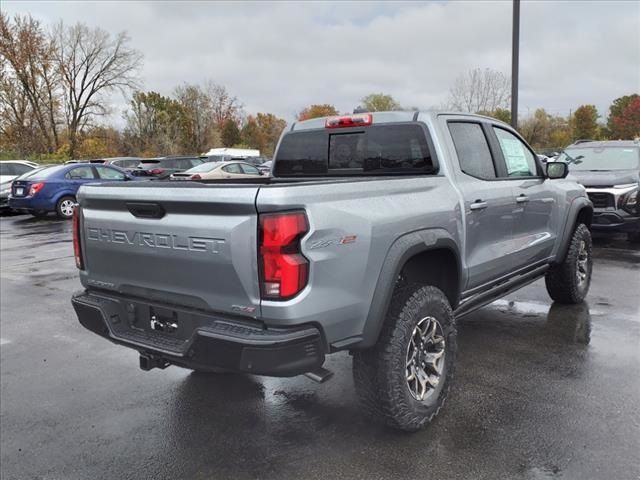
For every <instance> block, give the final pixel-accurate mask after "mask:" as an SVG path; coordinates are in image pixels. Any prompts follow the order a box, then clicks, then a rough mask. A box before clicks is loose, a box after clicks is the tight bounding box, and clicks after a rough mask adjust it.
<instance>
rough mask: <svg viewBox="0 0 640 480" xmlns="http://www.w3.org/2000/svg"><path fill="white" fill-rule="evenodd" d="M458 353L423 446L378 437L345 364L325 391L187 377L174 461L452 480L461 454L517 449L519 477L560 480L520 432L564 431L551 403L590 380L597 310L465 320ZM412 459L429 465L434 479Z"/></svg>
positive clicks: (533, 310)
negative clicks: (545, 474) (544, 475)
mask: <svg viewBox="0 0 640 480" xmlns="http://www.w3.org/2000/svg"><path fill="white" fill-rule="evenodd" d="M458 341H459V356H458V367H457V378H456V379H455V381H454V384H453V387H452V390H451V392H450V394H449V398H448V400H447V404H446V405H445V408H444V409H443V411H442V412H441V414H440V416H439V417H438V418H436V419H435V420H434V422H432V424H431V425H430V426H428V427H427V428H426V429H425V430H424V431H422V432H419V433H417V434H403V433H399V432H395V431H393V430H390V429H387V428H384V427H379V426H378V425H377V424H375V423H373V422H372V421H370V420H369V419H367V418H365V417H364V416H363V415H362V412H361V410H360V408H359V406H358V403H357V399H356V397H355V393H354V391H353V382H352V379H351V371H350V369H351V359H350V357H349V356H348V355H346V354H345V355H335V356H333V357H330V359H329V362H330V363H331V364H330V365H329V368H331V369H332V370H334V371H335V376H334V378H332V379H331V380H330V381H329V382H328V383H325V384H322V385H317V384H315V383H311V382H310V381H309V380H307V379H305V378H302V377H299V378H294V379H270V378H262V377H253V376H248V375H215V374H214V375H207V374H205V375H202V374H196V373H192V374H190V375H189V376H188V377H187V378H186V379H185V380H184V381H183V382H182V383H181V384H180V385H179V386H178V387H177V388H178V390H177V392H176V397H175V399H176V400H175V405H174V408H173V409H172V417H171V418H170V426H169V431H170V432H171V434H172V435H174V438H173V441H172V442H171V443H172V444H171V448H172V450H173V451H174V453H175V455H176V457H177V458H181V456H182V455H183V454H184V455H187V456H189V457H194V456H195V457H197V458H199V459H201V462H200V470H199V472H215V473H216V475H217V476H220V478H224V477H226V476H229V477H231V476H238V475H239V476H240V477H243V476H245V475H247V476H255V477H261V478H271V477H282V476H284V477H287V478H303V477H305V472H307V473H308V472H309V471H313V470H314V468H317V469H322V468H323V465H325V466H326V462H333V464H334V467H332V469H334V468H337V467H336V466H338V465H341V464H343V465H348V468H357V470H358V471H359V472H360V473H361V474H362V475H366V474H370V475H373V476H375V477H376V478H387V477H389V478H417V477H418V476H420V475H423V474H424V471H425V468H429V469H430V471H431V472H437V471H439V470H440V469H441V471H442V472H443V474H445V475H448V476H449V477H450V478H451V477H454V476H455V475H454V472H455V471H456V468H458V469H459V472H458V473H460V474H462V475H464V473H465V470H464V468H465V467H464V465H459V466H458V467H455V466H454V467H453V471H452V470H451V469H452V466H451V463H450V462H452V461H453V462H455V459H456V456H457V455H458V453H459V451H460V448H473V449H476V450H478V449H479V451H480V452H482V451H485V452H486V453H487V454H494V455H495V453H496V452H495V451H494V450H495V449H498V450H499V449H505V450H507V449H510V450H511V451H512V452H513V451H514V449H515V455H513V456H512V458H511V459H510V460H509V461H506V463H505V465H503V466H504V467H507V470H506V471H510V472H514V471H519V470H518V469H520V470H522V469H523V468H525V470H526V468H529V467H523V465H525V466H526V465H532V466H534V467H535V468H538V469H540V468H542V469H543V470H544V469H545V468H547V467H548V468H551V469H552V470H553V469H556V468H557V467H556V466H555V465H551V466H549V465H547V464H546V463H544V462H545V461H546V460H544V459H543V458H536V457H535V454H534V455H533V458H532V452H531V445H530V444H529V443H527V442H530V441H531V439H529V440H528V441H524V437H522V436H520V437H519V436H518V429H519V428H524V427H523V425H524V426H526V425H527V424H534V423H538V424H539V423H540V422H541V421H542V423H543V424H544V425H545V427H543V428H553V429H555V428H556V427H557V425H559V424H562V423H563V420H562V418H563V417H562V415H563V414H562V412H563V409H562V408H556V409H555V410H553V411H550V410H549V408H548V406H549V399H555V398H557V397H563V396H566V394H567V391H566V389H567V386H566V382H563V379H567V378H569V379H580V378H583V377H584V375H585V369H587V368H588V366H587V365H588V361H587V359H588V347H587V346H588V344H589V342H590V341H591V313H590V309H589V305H588V304H587V303H583V304H581V305H577V306H576V305H574V306H565V305H559V304H554V305H552V306H551V307H550V308H549V307H548V306H545V305H542V304H536V305H534V306H531V305H527V304H522V303H520V302H507V301H503V303H498V304H497V305H496V304H494V305H493V306H491V307H487V308H484V309H482V310H480V311H479V312H476V313H475V314H471V315H469V316H468V317H466V318H464V319H462V320H461V321H460V323H459V340H458ZM334 357H337V358H336V359H335V360H334ZM578 381H579V380H578ZM541 386H543V387H544V388H542V387H541ZM539 416H542V419H541V418H538V417H539ZM556 417H557V418H556ZM537 428H538V429H540V428H541V427H540V426H538V427H537ZM498 432H500V435H496V433H498ZM514 435H515V437H514ZM389 442H391V443H389ZM398 449H400V451H402V452H403V453H402V455H398V454H397V452H398ZM372 451H373V452H375V455H371V454H369V453H368V452H372ZM212 452H215V453H212ZM394 452H396V453H394ZM301 458H302V459H303V464H300V463H299V462H297V461H296V459H298V460H300V459H301ZM407 459H412V460H413V459H424V461H425V462H426V459H430V460H429V462H428V467H427V466H426V465H424V464H423V465H421V463H420V462H419V461H418V462H414V461H407ZM456 463H459V462H456ZM354 464H355V465H354ZM447 464H448V465H447ZM545 465H547V466H545ZM298 468H299V469H300V470H299V471H298V470H297V469H298ZM501 468H502V467H501ZM532 468H533V467H532ZM309 469H311V470H309ZM205 476H206V475H205ZM309 476H314V475H309Z"/></svg>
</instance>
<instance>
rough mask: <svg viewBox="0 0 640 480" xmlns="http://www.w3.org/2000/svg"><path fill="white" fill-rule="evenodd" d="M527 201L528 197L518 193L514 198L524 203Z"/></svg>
mask: <svg viewBox="0 0 640 480" xmlns="http://www.w3.org/2000/svg"><path fill="white" fill-rule="evenodd" d="M528 201H529V197H527V196H526V195H524V194H523V195H520V196H518V197H517V198H516V202H518V203H526V202H528Z"/></svg>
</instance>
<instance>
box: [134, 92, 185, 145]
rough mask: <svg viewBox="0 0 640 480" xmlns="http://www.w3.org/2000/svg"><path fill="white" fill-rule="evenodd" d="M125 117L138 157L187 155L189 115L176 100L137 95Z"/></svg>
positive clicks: (136, 93)
mask: <svg viewBox="0 0 640 480" xmlns="http://www.w3.org/2000/svg"><path fill="white" fill-rule="evenodd" d="M129 104H130V110H129V111H128V112H127V113H126V114H125V120H126V123H127V125H126V128H125V137H126V141H127V143H128V144H129V145H130V146H131V150H132V151H133V152H135V154H137V155H144V156H156V155H169V154H178V153H183V148H184V147H183V145H184V141H183V136H182V135H183V132H184V127H185V115H184V111H183V108H182V106H181V105H180V103H178V102H177V101H176V100H174V99H172V98H169V97H165V96H163V95H160V94H159V93H156V92H135V93H134V94H133V97H132V99H131V101H130V102H129Z"/></svg>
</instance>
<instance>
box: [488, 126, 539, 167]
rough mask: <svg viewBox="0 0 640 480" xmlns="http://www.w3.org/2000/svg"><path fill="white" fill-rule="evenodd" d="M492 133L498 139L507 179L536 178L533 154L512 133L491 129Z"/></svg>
mask: <svg viewBox="0 0 640 480" xmlns="http://www.w3.org/2000/svg"><path fill="white" fill-rule="evenodd" d="M493 131H494V132H495V134H496V137H498V142H499V143H500V149H501V150H502V155H503V156H504V162H505V164H506V167H507V176H509V177H536V176H538V169H537V167H536V161H535V159H534V156H533V153H531V151H530V150H529V148H527V146H526V145H525V144H524V143H523V142H522V140H520V139H519V138H518V137H516V136H515V135H514V134H513V133H511V132H508V131H507V130H504V129H502V128H498V127H493Z"/></svg>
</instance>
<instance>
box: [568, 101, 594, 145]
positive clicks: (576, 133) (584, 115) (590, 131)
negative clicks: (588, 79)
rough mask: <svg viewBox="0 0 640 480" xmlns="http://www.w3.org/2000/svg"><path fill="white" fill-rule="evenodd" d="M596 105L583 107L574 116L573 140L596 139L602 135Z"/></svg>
mask: <svg viewBox="0 0 640 480" xmlns="http://www.w3.org/2000/svg"><path fill="white" fill-rule="evenodd" d="M598 117H599V115H598V110H597V109H596V107H595V105H581V106H580V107H578V109H577V110H576V112H575V114H574V115H573V119H572V121H573V138H574V140H578V139H596V138H597V137H598V135H599V133H600V128H599V126H598Z"/></svg>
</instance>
